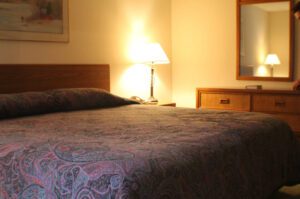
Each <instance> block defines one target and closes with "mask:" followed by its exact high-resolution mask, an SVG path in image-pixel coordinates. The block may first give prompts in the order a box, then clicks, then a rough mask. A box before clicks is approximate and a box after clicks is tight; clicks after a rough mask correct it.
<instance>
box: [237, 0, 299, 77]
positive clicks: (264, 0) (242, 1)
mask: <svg viewBox="0 0 300 199" xmlns="http://www.w3.org/2000/svg"><path fill="white" fill-rule="evenodd" d="M236 2H237V5H236V8H237V48H236V49H237V51H236V52H237V53H236V55H237V63H236V79H237V80H260V81H285V82H288V81H293V79H294V77H293V75H294V67H293V66H294V16H293V12H292V8H293V6H294V1H293V0H237V1H236ZM272 2H289V3H290V23H289V26H290V38H289V46H290V47H289V48H290V53H289V76H288V77H255V76H242V75H240V72H241V70H240V48H241V46H240V45H241V43H240V41H241V31H240V30H241V19H240V16H241V5H246V4H254V3H272Z"/></svg>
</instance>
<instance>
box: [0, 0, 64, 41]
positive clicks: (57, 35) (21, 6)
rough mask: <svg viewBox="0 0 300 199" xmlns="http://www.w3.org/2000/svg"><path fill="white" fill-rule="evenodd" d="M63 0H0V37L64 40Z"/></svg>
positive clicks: (9, 38) (8, 38) (5, 38)
mask: <svg viewBox="0 0 300 199" xmlns="http://www.w3.org/2000/svg"><path fill="white" fill-rule="evenodd" d="M68 28H69V27H68V1H67V0H0V39H4V40H31V41H58V42H66V41H68V38H69V31H68Z"/></svg>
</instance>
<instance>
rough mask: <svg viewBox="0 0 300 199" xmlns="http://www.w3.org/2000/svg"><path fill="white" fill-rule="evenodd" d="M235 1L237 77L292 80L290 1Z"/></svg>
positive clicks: (243, 78)
mask: <svg viewBox="0 0 300 199" xmlns="http://www.w3.org/2000/svg"><path fill="white" fill-rule="evenodd" d="M237 1H238V13H237V16H238V49H237V53H238V54H237V56H238V61H237V79H239V80H270V81H290V80H292V78H293V75H292V74H293V43H292V41H293V19H294V17H293V14H292V12H291V8H292V5H293V2H292V0H268V1H267V0H261V1H253V0H237ZM271 52H272V54H271ZM273 52H275V53H273Z"/></svg>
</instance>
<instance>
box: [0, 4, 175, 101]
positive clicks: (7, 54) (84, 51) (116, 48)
mask: <svg viewBox="0 0 300 199" xmlns="http://www.w3.org/2000/svg"><path fill="white" fill-rule="evenodd" d="M170 1H171V0H163V1H162V0H130V1H128V0H88V1H82V0H69V11H70V42H69V43H45V42H16V41H13V42H12V41H0V62H1V63H101V64H106V63H108V64H110V65H111V91H112V92H113V93H115V94H119V95H121V96H125V97H130V96H132V95H140V96H142V97H147V96H148V95H149V91H148V90H149V89H148V84H147V85H141V84H145V81H147V80H148V76H147V74H145V73H146V72H149V70H147V71H145V70H144V69H143V67H140V68H139V67H137V70H132V66H133V64H132V61H131V59H130V56H129V49H130V48H131V46H132V44H133V43H135V42H137V40H147V39H148V41H149V42H152V41H153V42H154V41H155V42H159V43H161V45H162V46H163V48H164V49H165V51H166V52H167V54H168V56H169V57H170V56H171V27H170V25H171V24H170V21H171V18H170V17H171V7H170V5H171V2H170ZM141 68H142V69H141ZM128 70H129V71H135V72H134V73H133V74H134V76H128V74H132V73H130V72H128ZM157 75H158V81H157V86H158V88H156V90H155V91H156V97H158V98H159V99H160V101H166V102H167V101H170V100H171V66H170V65H163V66H161V67H158V70H157ZM140 77H145V78H147V79H141V78H140ZM135 81H138V82H137V83H136V82H135ZM135 85H139V86H140V89H137V90H136V89H135ZM142 88H145V89H142Z"/></svg>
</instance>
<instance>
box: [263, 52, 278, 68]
mask: <svg viewBox="0 0 300 199" xmlns="http://www.w3.org/2000/svg"><path fill="white" fill-rule="evenodd" d="M265 64H269V65H272V66H273V65H279V64H280V60H279V58H278V56H277V55H276V54H268V56H267V58H266V60H265Z"/></svg>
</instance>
